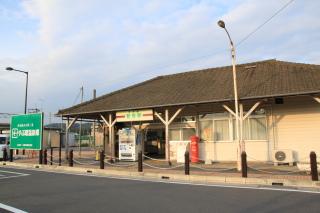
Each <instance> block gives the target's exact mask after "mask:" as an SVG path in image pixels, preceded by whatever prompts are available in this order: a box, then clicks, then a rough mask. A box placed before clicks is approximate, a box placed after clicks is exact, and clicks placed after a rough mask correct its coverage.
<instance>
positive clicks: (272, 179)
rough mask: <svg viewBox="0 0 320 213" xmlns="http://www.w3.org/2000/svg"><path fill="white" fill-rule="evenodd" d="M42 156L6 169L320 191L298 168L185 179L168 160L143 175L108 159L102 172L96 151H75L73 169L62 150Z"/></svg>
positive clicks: (207, 173) (216, 166)
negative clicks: (244, 175)
mask: <svg viewBox="0 0 320 213" xmlns="http://www.w3.org/2000/svg"><path fill="white" fill-rule="evenodd" d="M38 155H39V153H36V155H34V156H31V155H29V156H28V153H27V152H26V153H25V155H22V153H20V154H19V155H14V157H15V159H14V160H13V162H3V165H8V166H19V167H32V168H41V169H49V170H62V171H73V172H84V173H96V174H106V175H119V176H131V177H139V178H152V179H169V180H182V181H193V182H210V183H231V184H250V185H261V186H266V185H280V186H289V187H306V188H313V189H315V190H318V191H320V182H319V181H312V180H311V175H310V174H308V173H307V172H304V171H300V170H299V169H298V168H297V166H289V165H278V166H275V165H273V164H265V163H261V162H251V161H249V162H248V176H247V178H242V173H241V172H238V171H237V169H236V162H232V161H230V162H219V163H213V164H204V163H190V175H185V165H184V163H177V162H176V161H172V162H171V163H172V165H171V166H168V165H167V162H165V161H164V159H159V160H156V159H154V158H145V159H144V160H143V172H138V162H129V161H126V162H123V161H122V162H121V161H117V162H115V163H110V162H109V160H107V158H106V159H105V164H104V166H105V167H104V169H103V170H101V169H100V162H99V161H98V160H97V158H96V157H97V156H96V155H95V152H94V150H81V153H80V151H79V150H74V152H73V155H74V163H73V167H69V162H68V161H67V160H65V152H64V151H62V152H61V156H62V158H61V159H62V160H61V166H59V160H58V155H59V152H58V150H55V151H54V152H53V161H52V165H50V164H51V155H50V151H48V156H47V165H44V162H42V163H43V164H42V165H40V164H39V156H38Z"/></svg>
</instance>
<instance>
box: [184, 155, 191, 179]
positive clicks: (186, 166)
mask: <svg viewBox="0 0 320 213" xmlns="http://www.w3.org/2000/svg"><path fill="white" fill-rule="evenodd" d="M184 171H185V172H184V174H185V175H190V161H189V152H188V151H186V152H185V154H184Z"/></svg>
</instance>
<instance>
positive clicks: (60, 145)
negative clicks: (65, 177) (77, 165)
mask: <svg viewBox="0 0 320 213" xmlns="http://www.w3.org/2000/svg"><path fill="white" fill-rule="evenodd" d="M59 166H61V138H60V145H59Z"/></svg>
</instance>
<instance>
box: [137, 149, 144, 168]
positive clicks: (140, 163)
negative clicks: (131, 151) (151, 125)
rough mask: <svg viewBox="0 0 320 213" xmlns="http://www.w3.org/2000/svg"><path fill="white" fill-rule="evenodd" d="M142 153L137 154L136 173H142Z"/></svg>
mask: <svg viewBox="0 0 320 213" xmlns="http://www.w3.org/2000/svg"><path fill="white" fill-rule="evenodd" d="M142 171H143V168H142V151H140V152H139V153H138V172H142Z"/></svg>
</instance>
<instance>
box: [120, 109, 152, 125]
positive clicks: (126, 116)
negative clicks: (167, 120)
mask: <svg viewBox="0 0 320 213" xmlns="http://www.w3.org/2000/svg"><path fill="white" fill-rule="evenodd" d="M116 119H117V122H127V121H150V120H153V110H152V109H146V110H130V111H121V112H117V113H116Z"/></svg>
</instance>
